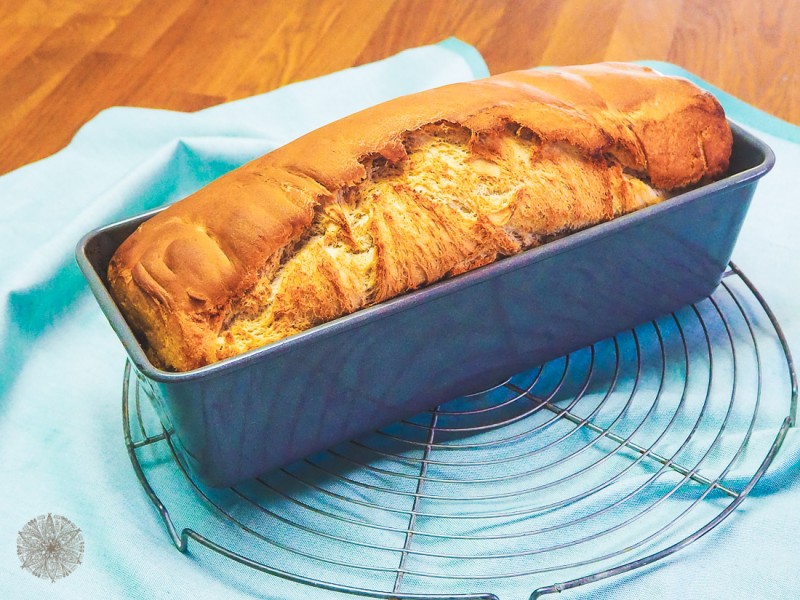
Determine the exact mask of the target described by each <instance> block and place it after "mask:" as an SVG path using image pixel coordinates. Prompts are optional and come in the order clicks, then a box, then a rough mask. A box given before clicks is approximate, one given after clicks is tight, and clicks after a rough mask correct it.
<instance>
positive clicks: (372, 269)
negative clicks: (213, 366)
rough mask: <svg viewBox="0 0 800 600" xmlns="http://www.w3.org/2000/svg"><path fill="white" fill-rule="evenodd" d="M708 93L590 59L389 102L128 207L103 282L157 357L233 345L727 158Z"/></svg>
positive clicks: (562, 230)
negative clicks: (123, 233)
mask: <svg viewBox="0 0 800 600" xmlns="http://www.w3.org/2000/svg"><path fill="white" fill-rule="evenodd" d="M730 150H731V132H730V129H729V127H728V124H727V121H726V120H725V116H724V113H723V111H722V108H721V107H720V105H719V103H718V102H717V101H716V100H715V99H714V98H713V97H712V96H711V95H710V94H707V93H706V92H703V91H702V90H700V89H699V88H697V87H696V86H694V85H693V84H691V83H690V82H688V81H685V80H681V79H675V78H669V77H664V76H661V75H658V74H656V73H654V72H652V71H650V70H649V69H646V68H643V67H638V66H632V65H628V64H621V63H603V64H598V65H587V66H581V67H569V68H562V69H557V70H551V71H518V72H512V73H507V74H505V75H500V76H495V77H491V78H488V79H484V80H480V81H476V82H469V83H461V84H454V85H450V86H445V87H443V88H438V89H435V90H431V91H427V92H422V93H419V94H414V95H411V96H406V97H402V98H398V99H396V100H393V101H390V102H387V103H384V104H381V105H379V106H376V107H373V108H371V109H367V110H365V111H362V112H360V113H356V114H354V115H351V116H349V117H346V118H345V119H342V120H340V121H337V122H335V123H333V124H331V125H328V126H325V127H323V128H321V129H318V130H316V131H314V132H311V133H309V134H307V135H305V136H303V137H301V138H298V139H297V140H295V141H294V142H291V143H289V144H287V145H286V146H284V147H282V148H278V149H277V150H275V151H273V152H271V153H269V154H267V155H265V156H263V157H261V158H258V159H256V160H254V161H252V162H250V163H248V164H246V165H244V166H242V167H240V168H239V169H236V170H234V171H232V172H231V173H229V174H227V175H225V176H223V177H221V178H219V179H217V180H216V181H214V182H212V183H211V184H209V185H208V186H206V187H205V188H204V189H202V190H200V191H198V192H196V193H195V194H193V195H191V196H189V197H188V198H186V199H184V200H182V201H180V202H178V203H176V204H174V205H173V206H171V207H169V208H168V209H166V210H164V211H163V212H161V213H159V214H158V215H156V216H155V217H153V218H152V219H150V220H148V221H147V222H145V223H143V224H142V225H141V226H140V227H139V228H138V229H137V230H136V231H135V232H134V233H133V234H132V235H131V236H130V237H129V238H128V239H127V240H126V241H125V242H124V243H123V244H122V245H121V246H120V248H119V249H118V250H117V252H116V253H115V255H114V257H113V258H112V260H111V263H110V265H109V270H108V280H109V284H110V287H111V290H112V294H113V295H114V298H115V300H116V301H117V304H118V306H119V307H120V309H121V310H122V312H123V314H124V315H125V316H126V318H127V319H128V321H129V323H130V324H131V326H132V327H133V329H134V330H135V331H136V332H137V335H139V337H140V339H141V340H142V342H143V345H144V346H145V349H146V351H147V352H148V355H149V357H150V358H151V360H152V361H153V362H154V364H156V365H158V366H160V367H162V368H165V369H169V370H178V371H186V370H191V369H194V368H197V367H200V366H203V365H206V364H210V363H213V362H216V361H218V360H221V359H223V358H227V357H230V356H235V355H238V354H240V353H242V352H245V351H247V350H250V349H253V348H257V347H260V346H263V345H265V344H268V343H270V342H273V341H276V340H279V339H282V338H284V337H287V336H289V335H293V334H295V333H298V332H300V331H303V330H305V329H308V328H310V327H313V326H314V325H317V324H319V323H323V322H326V321H329V320H331V319H334V318H337V317H339V316H343V315H345V314H349V313H351V312H353V311H356V310H358V309H360V308H363V307H366V306H369V305H371V304H375V303H378V302H381V301H383V300H386V299H388V298H391V297H394V296H396V295H398V294H402V293H404V292H406V291H409V290H412V289H416V288H419V287H422V286H425V285H428V284H430V283H432V282H434V281H437V280H440V279H442V278H444V277H448V276H452V275H457V274H458V273H462V272H464V271H467V270H470V269H473V268H476V267H478V266H481V265H484V264H487V263H490V262H492V261H494V260H496V259H497V258H499V257H502V256H508V255H511V254H515V253H517V252H520V251H522V250H524V249H526V248H530V247H534V246H536V245H539V244H541V243H542V242H544V241H547V240H549V239H552V238H554V237H557V236H561V235H565V234H568V233H569V232H571V231H575V230H578V229H582V228H585V227H588V226H591V225H593V224H596V223H599V222H602V221H607V220H609V219H612V218H614V217H615V216H618V215H620V214H624V213H627V212H630V211H633V210H636V209H638V208H640V207H642V206H646V205H648V204H652V203H655V202H659V201H661V200H663V199H664V198H666V197H668V195H669V193H670V192H671V191H674V190H679V189H681V188H685V187H687V186H690V185H695V184H697V183H700V182H703V181H706V180H710V179H712V178H715V177H717V176H719V175H721V174H722V173H724V172H725V170H726V169H727V167H728V160H729V156H730Z"/></svg>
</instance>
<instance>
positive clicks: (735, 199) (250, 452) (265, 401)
mask: <svg viewBox="0 0 800 600" xmlns="http://www.w3.org/2000/svg"><path fill="white" fill-rule="evenodd" d="M732 128H733V131H734V148H733V155H732V159H731V168H730V170H729V174H728V175H727V176H726V177H725V178H723V179H721V180H719V181H716V182H714V183H711V184H708V185H705V186H702V187H700V188H697V189H694V190H691V191H688V192H686V193H684V194H681V195H679V196H676V197H674V198H672V199H670V200H668V201H666V202H663V203H661V204H658V205H655V206H651V207H648V208H645V209H643V210H640V211H637V212H635V213H632V214H629V215H625V216H623V217H620V218H618V219H615V220H614V221H611V222H608V223H603V224H600V225H597V226H594V227H591V228H589V229H586V230H583V231H580V232H577V233H574V234H571V235H569V236H567V237H564V238H561V239H558V240H555V241H552V242H550V243H548V244H545V245H543V246H541V247H539V248H535V249H532V250H529V251H526V252H524V253H521V254H519V255H516V256H512V257H509V258H506V259H503V260H500V261H498V262H496V263H493V264H491V265H487V266H485V267H481V268H480V269H477V270H475V271H471V272H469V273H465V274H463V275H460V276H458V277H455V278H452V279H449V280H445V281H442V282H439V283H437V284H434V285H431V286H429V287H427V288H424V289H421V290H417V291H414V292H411V293H408V294H405V295H403V296H401V297H398V298H395V299H392V300H389V301H387V302H384V303H382V304H380V305H377V306H373V307H370V308H367V309H364V310H361V311H359V312H357V313H355V314H352V315H349V316H346V317H342V318H340V319H337V320H335V321H332V322H330V323H326V324H324V325H320V326H318V327H315V328H313V329H310V330H308V331H305V332H303V333H300V334H298V335H296V336H293V337H290V338H287V339H284V340H281V341H278V342H276V343H273V344H270V345H269V346H265V347H263V348H259V349H257V350H253V351H251V352H248V353H246V354H242V355H240V356H237V357H233V358H230V359H226V360H224V361H220V362H218V363H215V364H212V365H208V366H205V367H202V368H200V369H196V370H193V371H189V372H183V373H174V372H168V371H164V370H161V369H158V368H156V367H155V366H153V365H152V364H151V363H150V361H149V360H148V359H147V357H146V355H145V353H144V351H143V350H142V348H141V346H140V345H139V342H138V341H137V338H136V336H135V335H134V333H133V332H132V331H131V329H130V328H129V326H128V325H127V323H126V321H125V319H124V317H123V316H122V314H121V313H120V311H119V309H118V308H117V306H116V304H115V303H114V300H113V298H112V297H111V295H110V294H109V292H108V289H107V287H106V278H105V273H106V269H107V265H108V261H109V260H110V258H111V256H112V255H113V253H114V251H115V250H116V248H117V247H118V246H119V244H120V243H121V242H122V241H123V240H124V239H125V238H126V237H127V236H128V235H129V234H130V233H131V232H132V231H133V230H134V229H135V228H136V227H137V226H138V225H139V224H140V223H141V222H142V221H144V220H145V219H147V218H148V217H149V216H152V214H154V213H153V212H150V213H146V214H144V215H140V216H137V217H133V218H131V219H128V220H125V221H122V222H119V223H116V224H113V225H109V226H107V227H103V228H101V229H98V230H95V231H93V232H90V233H89V234H87V235H86V236H84V238H83V239H82V240H81V242H80V244H79V246H78V250H77V259H78V263H79V265H80V268H81V270H82V271H83V273H84V275H85V277H86V279H87V281H88V283H89V287H90V288H91V289H92V292H93V293H94V295H95V297H96V298H97V301H98V302H99V304H100V307H101V309H102V310H103V312H104V313H105V315H106V317H107V318H108V320H109V322H110V323H111V326H112V327H113V329H114V330H115V332H116V333H117V335H118V336H119V338H120V340H121V342H122V344H123V346H124V347H125V349H126V350H127V352H128V355H129V357H130V359H131V361H132V362H133V364H134V365H135V367H136V369H137V371H138V372H139V376H140V377H141V379H142V381H143V383H144V384H145V385H147V386H148V387H149V388H150V391H151V395H152V396H153V398H154V399H155V400H154V402H155V404H156V410H157V412H158V414H159V417H160V419H161V421H162V423H163V424H164V426H165V428H167V429H168V430H170V431H172V432H173V433H174V436H173V438H174V439H176V440H177V442H178V447H179V450H180V452H181V453H182V455H183V456H184V458H185V461H186V463H187V464H188V465H189V467H190V468H191V469H192V470H193V471H194V472H195V474H196V475H197V476H198V477H199V478H200V479H201V480H202V481H204V482H205V483H207V484H209V485H213V486H228V485H232V484H234V483H236V482H238V481H241V480H243V479H247V478H250V477H254V476H257V475H259V474H262V473H264V472H266V471H269V470H271V469H274V468H277V467H279V466H283V465H286V464H288V463H290V462H292V461H294V460H296V459H299V458H302V457H304V456H306V455H309V454H311V453H314V452H316V451H319V450H322V449H325V448H328V447H330V446H332V445H334V444H336V443H338V442H342V441H345V440H348V439H352V438H354V437H356V436H358V435H360V434H363V433H365V432H367V431H371V430H374V429H377V428H379V427H381V426H384V425H387V424H389V423H391V422H394V421H396V420H398V419H401V418H403V417H407V416H410V415H413V414H415V413H418V412H420V411H423V410H426V409H430V408H432V407H434V406H437V405H439V404H440V403H442V402H444V401H446V400H449V399H452V398H454V397H457V396H460V395H464V394H468V393H472V392H475V391H478V390H481V389H485V388H488V387H491V386H493V385H495V384H497V383H498V382H501V381H503V380H505V379H507V378H508V377H510V376H511V375H514V374H515V373H518V372H520V371H523V370H525V369H529V368H531V367H532V366H535V365H538V364H540V363H543V362H545V361H547V360H550V359H553V358H556V357H558V356H561V355H563V354H566V353H568V352H570V351H573V350H576V349H578V348H581V347H583V346H585V345H587V344H591V343H593V342H595V341H598V340H600V339H603V338H605V337H608V336H610V335H613V334H615V333H617V332H619V331H622V330H625V329H628V328H631V327H633V326H635V325H637V324H639V323H642V322H645V321H648V320H651V319H654V318H656V317H658V316H660V315H663V314H666V313H669V312H672V311H674V310H676V309H678V308H680V307H681V306H684V305H686V304H689V303H691V302H695V301H697V300H699V299H701V298H704V297H706V296H708V295H709V294H710V293H711V292H712V291H713V290H714V289H715V288H716V287H717V285H718V284H719V281H720V278H721V277H722V273H723V272H724V270H725V268H726V265H727V263H728V260H729V259H730V256H731V253H732V251H733V247H734V244H735V242H736V239H737V237H738V234H739V231H740V229H741V226H742V223H743V220H744V218H745V215H746V212H747V209H748V207H749V205H750V201H751V199H752V196H753V192H754V191H755V188H756V185H757V183H758V180H759V179H760V178H761V177H762V176H763V175H765V174H766V173H767V172H768V171H769V170H770V169H771V168H772V165H773V164H774V160H775V159H774V155H773V153H772V151H771V150H770V149H769V147H767V146H766V145H765V144H764V143H763V142H761V141H760V140H758V139H757V138H754V137H753V136H751V135H750V134H748V133H747V132H746V131H744V130H742V129H741V128H739V127H737V126H736V125H735V124H734V125H732Z"/></svg>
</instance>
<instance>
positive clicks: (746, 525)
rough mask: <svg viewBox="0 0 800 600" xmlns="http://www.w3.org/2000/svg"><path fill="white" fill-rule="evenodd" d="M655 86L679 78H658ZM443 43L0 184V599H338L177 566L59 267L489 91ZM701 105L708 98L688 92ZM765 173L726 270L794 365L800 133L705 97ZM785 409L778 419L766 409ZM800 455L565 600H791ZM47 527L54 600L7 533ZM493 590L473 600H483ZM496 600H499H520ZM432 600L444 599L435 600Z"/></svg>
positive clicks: (476, 70)
mask: <svg viewBox="0 0 800 600" xmlns="http://www.w3.org/2000/svg"><path fill="white" fill-rule="evenodd" d="M654 66H656V67H657V68H659V69H660V70H662V71H664V72H670V73H675V74H680V75H686V76H690V74H687V73H685V72H684V71H682V70H681V69H679V68H677V67H675V66H673V65H668V64H664V63H658V64H656V65H654ZM487 74H488V73H487V69H486V66H485V64H484V62H483V60H482V59H481V58H480V56H479V55H478V53H477V52H476V51H475V50H474V49H473V48H471V47H469V46H467V45H465V44H463V43H461V42H458V41H457V40H447V41H445V42H443V43H441V44H438V45H435V46H428V47H423V48H417V49H412V50H408V51H406V52H403V53H400V54H398V55H396V56H394V57H391V58H389V59H387V60H385V61H381V62H377V63H373V64H369V65H364V66H362V67H357V68H354V69H349V70H346V71H342V72H339V73H335V74H331V75H329V76H326V77H322V78H319V79H316V80H312V81H308V82H303V83H298V84H293V85H290V86H287V87H285V88H282V89H280V90H276V91H274V92H271V93H268V94H264V95H261V96H257V97H253V98H249V99H245V100H241V101H237V102H231V103H228V104H225V105H221V106H218V107H214V108H210V109H207V110H204V111H200V112H197V113H192V114H183V113H176V112H169V111H161V110H148V109H138V108H114V109H109V110H106V111H104V112H102V113H101V114H100V115H98V116H97V117H96V118H94V119H93V120H92V121H90V122H89V123H88V124H87V125H86V126H85V127H84V128H83V129H81V131H80V132H79V133H78V134H77V135H76V136H75V138H74V140H73V141H72V143H71V144H70V145H69V146H68V147H67V148H65V149H64V150H63V151H61V152H59V153H57V154H55V155H54V156H52V157H50V158H47V159H45V160H43V161H40V162H37V163H34V164H32V165H29V166H26V167H23V168H21V169H19V170H17V171H15V172H13V173H10V174H8V175H5V176H3V177H2V178H0V201H2V205H3V207H4V214H5V218H4V219H3V221H2V223H0V352H1V354H0V482H1V485H2V492H0V514H1V515H2V518H0V598H21V599H24V598H41V597H48V598H54V599H62V598H63V599H73V598H81V599H84V598H95V597H98V598H99V597H102V598H187V597H194V598H198V599H199V598H219V597H225V598H253V597H259V598H328V597H330V598H344V597H345V596H343V595H341V594H337V593H328V592H323V591H319V590H311V589H310V588H308V587H306V586H302V585H298V584H295V583H291V582H287V581H283V580H279V579H276V578H272V577H269V576H265V575H263V574H260V573H257V572H254V571H247V570H244V569H238V570H237V571H236V576H235V577H231V576H227V575H226V572H227V570H228V569H229V568H230V567H229V563H228V562H227V560H226V559H223V558H222V557H219V556H216V555H213V554H212V553H209V552H202V553H200V552H198V553H197V554H193V553H190V554H188V555H183V554H180V553H178V552H177V551H176V550H175V549H174V547H173V546H172V545H171V544H170V542H169V540H168V538H167V535H166V533H165V530H164V527H163V524H162V522H161V521H160V520H159V517H158V515H157V513H156V512H155V511H154V510H153V507H152V505H151V504H150V501H149V500H148V499H147V497H146V496H145V495H144V493H143V492H142V489H141V487H140V485H139V482H138V481H137V479H136V476H135V474H134V472H133V470H132V468H131V465H130V462H129V459H128V456H127V453H126V449H125V446H124V444H123V440H122V431H121V426H120V420H121V418H120V393H121V383H122V369H123V365H124V361H125V356H124V352H123V350H122V347H121V345H120V344H119V342H118V340H117V339H116V337H115V336H114V334H113V332H112V331H111V329H110V327H109V326H108V324H107V323H106V321H105V319H104V318H103V316H102V314H101V312H100V310H99V308H98V307H97V305H96V302H95V301H94V299H93V298H92V297H91V296H90V294H89V293H88V291H87V289H86V287H85V284H84V282H83V279H82V277H81V276H80V274H79V272H78V270H77V267H76V266H75V264H74V259H73V252H74V248H75V245H76V243H77V241H78V239H79V238H80V237H81V236H82V235H83V234H84V233H85V232H87V231H89V230H91V229H93V228H95V227H97V226H100V225H102V224H106V223H110V222H113V221H115V220H118V219H120V218H122V217H125V216H128V215H133V214H136V213H139V212H141V211H143V210H145V209H148V208H152V207H156V206H160V205H162V204H165V203H168V202H172V201H174V200H176V199H178V198H180V197H182V196H185V195H186V194H188V193H190V192H191V191H193V190H195V189H197V188H198V187H201V186H202V185H204V184H205V183H207V182H208V181H210V180H212V179H213V178H215V177H217V176H219V175H220V174H222V173H224V172H226V171H228V170H229V169H231V168H233V167H235V166H237V165H239V164H242V163H243V162H245V161H247V160H249V159H251V158H253V157H255V156H257V155H259V154H262V153H264V152H266V151H268V150H270V149H272V148H274V147H276V146H278V145H281V144H283V143H285V142H287V141H289V140H291V139H293V138H294V137H297V136H298V135H300V134H302V133H304V132H306V131H309V130H311V129H313V128H315V127H317V126H319V125H321V124H323V123H326V122H329V121H331V120H334V119H336V118H338V117H340V116H343V115H345V114H348V113H350V112H353V111H355V110H357V109H360V108H363V107H366V106H369V105H372V104H375V103H377V102H380V101H382V100H385V99H388V98H391V97H394V96H397V95H400V94H405V93H409V92H413V91H417V90H421V89H425V88H429V87H433V86H437V85H442V84H445V83H450V82H454V81H462V80H469V79H473V78H478V77H482V76H485V75H487ZM699 83H700V84H701V85H706V84H705V83H704V82H702V81H699ZM720 97H721V99H722V101H723V103H724V104H725V108H726V110H727V111H728V113H729V115H730V116H731V117H732V118H733V119H734V120H737V121H739V122H740V123H742V124H744V125H746V126H747V127H748V128H750V129H751V130H752V131H754V132H756V133H757V134H758V135H759V136H760V137H762V138H763V139H765V140H766V141H767V142H768V143H769V144H770V145H771V146H772V148H773V149H774V150H775V152H776V155H777V157H778V160H777V166H776V168H775V169H774V171H773V172H772V173H771V174H770V175H768V176H767V177H766V178H765V179H764V181H763V182H762V183H761V184H760V187H759V189H758V192H757V197H756V199H755V201H754V203H753V207H752V209H751V212H750V215H749V216H748V219H747V221H746V224H745V227H744V230H743V232H742V235H741V238H740V242H739V244H738V246H737V248H736V252H735V254H734V260H736V261H737V262H738V264H739V265H740V266H741V267H742V268H743V270H744V271H745V272H746V273H748V274H749V275H750V276H751V278H752V279H753V280H754V282H755V284H756V285H757V286H758V287H759V289H760V290H761V291H762V293H763V294H764V295H765V296H766V298H767V300H768V301H769V303H770V305H771V306H772V308H773V309H774V311H775V313H776V315H777V317H778V319H779V320H780V322H781V324H782V326H783V327H784V330H785V332H786V334H787V337H788V340H789V344H790V346H791V348H792V350H793V352H794V354H795V355H798V356H800V317H799V316H798V314H797V313H798V311H797V300H796V298H797V297H798V293H800V275H798V271H799V270H798V268H797V267H798V264H797V256H798V250H799V249H800V241H798V236H797V233H796V227H797V223H798V222H799V221H800V219H799V218H798V217H800V214H798V213H800V206H798V203H797V195H798V192H797V190H798V189H800V169H798V166H800V145H798V142H799V141H800V134H799V133H798V131H800V130H799V129H798V128H797V127H794V126H792V125H789V124H787V123H783V122H781V121H779V120H777V119H775V118H773V117H770V116H768V115H765V114H763V113H760V112H758V111H756V110H755V109H752V108H751V107H749V106H747V105H745V104H743V103H741V102H739V101H738V100H736V99H734V98H731V97H730V96H728V95H726V94H720ZM781 401H782V402H783V400H781ZM798 465H800V435H798V431H797V430H792V431H790V433H789V435H788V437H787V440H786V444H785V445H784V448H783V450H782V452H781V453H780V455H779V456H778V459H777V461H776V463H775V464H774V465H773V466H772V468H771V469H770V471H769V472H768V474H767V476H766V478H765V480H764V481H763V482H762V483H761V484H760V485H759V487H758V488H757V491H758V492H759V493H757V494H756V497H755V498H751V499H748V500H747V501H745V503H744V504H743V505H742V508H740V509H739V510H738V511H737V513H736V514H735V515H733V517H732V518H731V519H729V520H728V521H726V522H725V524H724V526H723V527H722V528H720V529H719V530H717V531H714V532H713V533H712V534H711V535H710V536H707V537H706V538H704V539H702V540H701V541H699V542H698V543H696V544H694V545H692V546H690V547H689V548H688V549H686V550H684V551H682V552H680V553H678V554H677V555H675V556H673V557H671V558H670V559H668V560H667V561H666V562H665V563H661V564H659V565H656V566H654V567H649V568H647V569H643V570H641V571H639V572H635V573H632V574H628V575H625V576H623V577H619V578H616V579H612V580H607V581H604V582H601V583H598V584H594V585H592V586H590V587H588V588H585V589H583V590H580V591H577V592H570V593H567V594H565V595H566V596H567V597H575V598H577V597H584V596H583V594H588V595H589V596H588V597H592V598H642V597H650V598H661V597H664V598H673V597H676V596H681V597H683V598H698V599H699V598H745V597H755V598H758V597H772V598H782V597H793V596H796V594H795V593H794V592H795V590H800V558H798V553H797V536H798V532H799V531H800V510H798V509H800V479H798V477H797V472H798ZM48 513H53V514H59V515H64V516H66V517H68V518H69V519H70V520H72V521H73V522H74V523H75V524H76V525H77V526H78V527H80V528H81V530H82V535H83V538H84V541H85V554H84V557H83V563H82V564H81V565H80V566H79V567H78V568H77V569H76V570H75V572H74V573H72V574H71V575H69V576H68V577H66V578H64V579H61V580H58V581H56V582H51V581H49V580H42V579H37V578H35V577H33V576H32V575H31V574H30V573H28V572H27V571H25V570H23V569H21V568H20V564H19V559H18V557H17V555H16V552H15V545H16V539H17V535H18V532H19V531H20V530H21V529H22V527H23V526H24V525H25V524H26V523H27V522H28V521H29V520H30V519H33V518H35V517H37V516H38V515H46V514H48ZM491 583H492V582H488V583H487V584H486V585H483V586H481V588H480V589H479V590H476V591H495V590H494V589H493V588H494V586H493V585H491ZM500 587H502V588H503V591H504V593H503V594H501V595H500V597H501V598H502V599H503V600H505V599H506V598H513V599H514V600H516V598H527V594H529V593H530V591H531V590H530V589H527V588H526V589H523V590H519V589H517V590H515V589H514V588H513V587H508V584H503V586H498V589H499V588H500ZM431 591H432V592H437V593H442V592H444V591H446V590H441V589H436V590H431Z"/></svg>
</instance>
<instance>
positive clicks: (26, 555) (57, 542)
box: [17, 513, 83, 582]
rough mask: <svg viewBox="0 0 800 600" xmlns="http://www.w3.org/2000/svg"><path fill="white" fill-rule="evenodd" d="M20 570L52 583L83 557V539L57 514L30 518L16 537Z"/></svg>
mask: <svg viewBox="0 0 800 600" xmlns="http://www.w3.org/2000/svg"><path fill="white" fill-rule="evenodd" d="M17 555H18V556H19V560H20V562H21V563H22V565H21V566H22V568H23V569H25V570H26V571H30V572H31V573H33V574H34V575H36V577H41V578H42V579H49V580H50V581H51V582H55V580H56V579H61V578H63V577H66V576H67V575H69V574H70V573H72V572H73V571H74V570H75V569H76V568H77V567H78V565H79V564H81V558H83V536H82V535H81V530H80V529H78V528H77V527H76V526H75V524H74V523H73V522H72V521H70V520H69V519H67V518H66V517H62V516H60V515H51V514H50V513H47V515H40V516H38V517H36V518H35V519H31V520H30V521H28V522H27V523H25V526H24V527H23V528H22V529H21V530H20V531H19V535H18V536H17Z"/></svg>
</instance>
